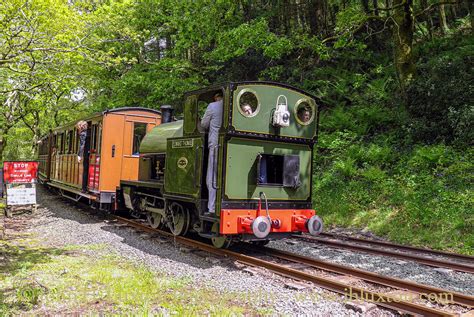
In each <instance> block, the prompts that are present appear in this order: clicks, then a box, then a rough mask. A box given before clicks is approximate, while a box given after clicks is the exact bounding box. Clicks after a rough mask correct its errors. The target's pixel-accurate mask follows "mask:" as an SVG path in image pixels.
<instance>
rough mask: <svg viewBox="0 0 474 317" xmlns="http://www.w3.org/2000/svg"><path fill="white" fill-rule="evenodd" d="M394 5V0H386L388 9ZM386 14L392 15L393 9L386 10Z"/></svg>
mask: <svg viewBox="0 0 474 317" xmlns="http://www.w3.org/2000/svg"><path fill="white" fill-rule="evenodd" d="M392 5H393V1H392V0H385V8H386V9H388V8H391V7H392ZM385 14H386V15H387V18H388V17H390V16H391V15H392V11H391V10H386V11H385Z"/></svg>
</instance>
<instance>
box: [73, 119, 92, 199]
mask: <svg viewBox="0 0 474 317" xmlns="http://www.w3.org/2000/svg"><path fill="white" fill-rule="evenodd" d="M87 128H88V125H87V122H86V121H79V122H78V123H77V124H76V130H77V134H79V152H78V153H77V162H78V163H81V162H82V166H83V172H82V192H83V193H85V192H86V191H87V181H88V179H89V153H88V152H89V149H88V144H87V143H88V142H87Z"/></svg>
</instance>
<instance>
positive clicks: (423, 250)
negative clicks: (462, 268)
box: [320, 232, 474, 261]
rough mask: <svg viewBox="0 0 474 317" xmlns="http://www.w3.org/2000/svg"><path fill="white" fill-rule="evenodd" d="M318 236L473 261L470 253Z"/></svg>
mask: <svg viewBox="0 0 474 317" xmlns="http://www.w3.org/2000/svg"><path fill="white" fill-rule="evenodd" d="M320 236H323V237H327V238H331V239H337V240H342V241H351V242H357V243H365V244H370V245H375V246H382V247H387V248H392V249H398V250H402V251H412V252H418V253H424V254H428V255H437V256H443V257H447V258H451V259H453V260H462V261H474V256H471V255H466V254H457V253H451V252H443V251H438V250H431V249H426V248H419V247H412V246H409V245H403V244H398V243H392V242H386V241H378V240H369V239H362V238H356V237H351V236H348V235H342V234H334V233H329V232H322V233H321V234H320Z"/></svg>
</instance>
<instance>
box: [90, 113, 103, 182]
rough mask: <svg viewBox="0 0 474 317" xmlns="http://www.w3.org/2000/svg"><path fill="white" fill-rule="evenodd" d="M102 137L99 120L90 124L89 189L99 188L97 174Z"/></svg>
mask: <svg viewBox="0 0 474 317" xmlns="http://www.w3.org/2000/svg"><path fill="white" fill-rule="evenodd" d="M101 139H102V125H101V123H100V122H96V123H93V124H92V127H91V139H90V150H89V153H90V154H89V176H88V187H89V190H92V191H98V190H99V176H100V145H101V142H100V141H101Z"/></svg>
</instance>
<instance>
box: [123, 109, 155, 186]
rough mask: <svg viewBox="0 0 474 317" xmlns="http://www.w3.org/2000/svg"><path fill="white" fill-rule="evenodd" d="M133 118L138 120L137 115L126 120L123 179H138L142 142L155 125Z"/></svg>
mask: <svg viewBox="0 0 474 317" xmlns="http://www.w3.org/2000/svg"><path fill="white" fill-rule="evenodd" d="M132 118H133V119H134V120H138V119H137V118H136V117H130V119H128V118H127V119H126V120H125V129H124V136H123V158H122V171H121V179H123V180H137V178H138V163H139V158H140V153H139V149H140V143H141V142H142V140H143V138H144V137H145V134H146V133H147V131H149V130H150V129H152V128H153V127H154V124H151V123H148V122H140V121H134V120H131V119H132Z"/></svg>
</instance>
